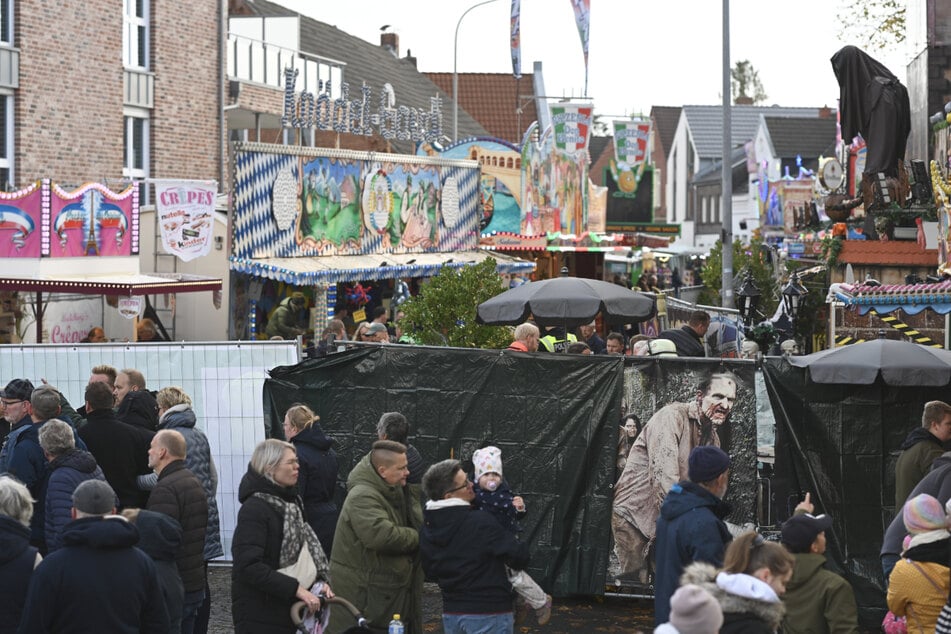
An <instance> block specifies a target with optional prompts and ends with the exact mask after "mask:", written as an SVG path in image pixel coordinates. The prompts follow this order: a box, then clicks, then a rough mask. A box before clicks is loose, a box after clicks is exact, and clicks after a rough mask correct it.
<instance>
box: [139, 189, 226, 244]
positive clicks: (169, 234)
mask: <svg viewBox="0 0 951 634" xmlns="http://www.w3.org/2000/svg"><path fill="white" fill-rule="evenodd" d="M154 184H155V209H156V213H157V214H158V223H159V227H160V229H161V232H162V244H163V245H164V247H165V251H166V253H170V254H172V255H175V256H178V258H179V259H180V260H182V261H183V262H190V261H191V260H194V259H195V258H200V257H203V256H205V255H208V252H209V251H210V250H211V242H212V239H211V238H212V235H213V234H214V226H215V218H214V213H215V197H216V192H217V191H218V184H217V183H216V182H214V181H211V182H209V181H185V180H181V181H173V180H156V181H154Z"/></svg>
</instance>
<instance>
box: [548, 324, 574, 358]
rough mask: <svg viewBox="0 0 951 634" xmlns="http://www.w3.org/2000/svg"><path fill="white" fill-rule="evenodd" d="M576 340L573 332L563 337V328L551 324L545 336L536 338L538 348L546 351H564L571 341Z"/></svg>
mask: <svg viewBox="0 0 951 634" xmlns="http://www.w3.org/2000/svg"><path fill="white" fill-rule="evenodd" d="M577 341H578V337H576V336H575V335H574V334H573V333H570V332H569V333H568V336H567V337H565V329H564V328H562V327H561V326H552V327H551V328H549V329H548V330H547V331H546V332H545V336H544V337H542V338H541V339H539V340H538V349H539V350H545V351H547V352H565V351H566V350H567V349H568V346H570V345H571V344H573V343H576V342H577Z"/></svg>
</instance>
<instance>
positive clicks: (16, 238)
mask: <svg viewBox="0 0 951 634" xmlns="http://www.w3.org/2000/svg"><path fill="white" fill-rule="evenodd" d="M42 208H43V194H42V184H41V183H40V182H37V183H34V184H33V185H30V186H29V187H27V188H25V189H21V190H20V191H17V192H10V193H3V192H0V258H18V257H24V258H38V257H40V255H41V253H40V243H41V242H42V233H43V232H42V231H40V229H41V227H40V223H41V219H42Z"/></svg>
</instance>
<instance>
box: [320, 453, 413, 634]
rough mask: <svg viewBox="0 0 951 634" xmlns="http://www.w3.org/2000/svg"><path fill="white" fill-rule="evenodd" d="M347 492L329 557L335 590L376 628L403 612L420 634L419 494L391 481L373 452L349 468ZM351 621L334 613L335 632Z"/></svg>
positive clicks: (409, 627)
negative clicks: (375, 461)
mask: <svg viewBox="0 0 951 634" xmlns="http://www.w3.org/2000/svg"><path fill="white" fill-rule="evenodd" d="M347 490H348V494H347V499H346V501H345V502H344V504H343V508H342V509H341V510H340V519H339V520H338V522H337V530H336V533H335V534H334V549H333V554H332V555H331V557H330V578H331V579H332V580H333V590H334V592H335V593H337V594H339V595H340V596H342V597H347V598H348V599H350V601H351V602H352V603H353V604H354V605H356V606H357V607H358V608H359V609H360V610H361V611H362V612H363V615H364V616H365V617H366V618H367V619H368V620H369V622H370V626H371V627H373V628H380V629H386V627H387V624H388V623H389V621H390V619H392V618H393V615H394V614H399V615H400V618H401V619H402V620H403V623H404V624H405V626H406V632H407V634H420V633H421V632H422V624H421V622H420V617H421V614H420V611H421V604H422V585H423V574H422V567H421V565H420V558H419V529H420V527H421V526H422V519H423V518H422V509H421V507H420V504H419V495H418V494H415V493H414V492H413V490H412V489H411V487H409V486H405V487H403V486H392V485H389V484H387V483H386V481H385V480H383V478H381V477H380V475H379V474H378V473H377V472H376V470H375V469H374V468H373V465H372V464H371V463H370V455H369V454H367V455H366V456H364V457H363V458H362V459H361V460H360V462H358V463H357V465H356V466H355V467H354V468H353V471H351V472H350V475H349V477H348V478H347ZM348 620H350V621H351V622H350V623H348V622H347V621H348ZM349 625H352V619H351V618H350V616H349V615H348V614H346V613H345V612H343V611H341V610H332V611H331V613H330V631H332V632H337V631H342V630H344V629H346V628H347V627H348V626H349Z"/></svg>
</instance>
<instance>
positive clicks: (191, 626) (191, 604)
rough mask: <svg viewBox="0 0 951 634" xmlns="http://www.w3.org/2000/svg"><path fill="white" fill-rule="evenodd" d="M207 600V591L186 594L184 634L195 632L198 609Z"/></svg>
mask: <svg viewBox="0 0 951 634" xmlns="http://www.w3.org/2000/svg"><path fill="white" fill-rule="evenodd" d="M204 600H205V591H204V590H198V591H197V592H186V593H185V598H184V599H183V600H182V634H192V632H194V631H195V620H196V619H197V618H198V608H200V607H201V604H202V601H204Z"/></svg>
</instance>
